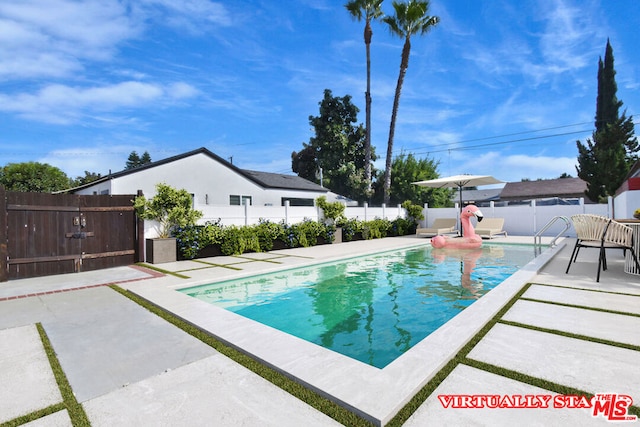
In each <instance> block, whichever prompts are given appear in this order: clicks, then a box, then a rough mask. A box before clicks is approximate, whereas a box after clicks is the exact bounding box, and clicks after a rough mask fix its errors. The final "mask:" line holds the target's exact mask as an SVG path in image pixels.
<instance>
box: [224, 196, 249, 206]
mask: <svg viewBox="0 0 640 427" xmlns="http://www.w3.org/2000/svg"><path fill="white" fill-rule="evenodd" d="M245 203H247V204H249V205H252V204H253V203H252V202H251V196H236V195H233V194H232V195H230V196H229V204H230V205H232V206H244V204H245Z"/></svg>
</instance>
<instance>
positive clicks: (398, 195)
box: [377, 153, 453, 208]
mask: <svg viewBox="0 0 640 427" xmlns="http://www.w3.org/2000/svg"><path fill="white" fill-rule="evenodd" d="M438 165H439V162H438V161H436V160H433V159H429V158H425V159H416V158H415V157H414V155H413V154H405V153H401V154H400V155H399V156H397V157H396V158H395V159H394V160H393V165H392V166H391V169H392V173H393V176H394V179H393V181H392V183H391V197H390V203H391V204H392V205H396V204H399V203H403V202H405V201H407V200H408V201H410V202H411V203H413V204H416V205H419V206H424V204H425V203H428V204H429V206H430V207H436V208H440V207H446V206H451V201H450V200H451V195H452V193H453V191H452V190H451V189H449V188H428V187H420V186H418V185H415V184H413V183H414V182H417V181H427V180H429V179H435V178H438V176H439V175H438V172H437V168H438ZM382 183H383V182H380V184H382ZM380 184H379V185H377V187H378V188H380V187H381V185H380ZM377 194H378V200H379V199H380V195H381V192H378V193H377Z"/></svg>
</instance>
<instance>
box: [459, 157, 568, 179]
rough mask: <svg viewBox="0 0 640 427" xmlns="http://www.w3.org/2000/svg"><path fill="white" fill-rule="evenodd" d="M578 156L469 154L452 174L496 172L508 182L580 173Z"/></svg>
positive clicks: (492, 173) (497, 175) (494, 173)
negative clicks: (577, 171) (577, 170)
mask: <svg viewBox="0 0 640 427" xmlns="http://www.w3.org/2000/svg"><path fill="white" fill-rule="evenodd" d="M576 162H577V160H576V158H575V157H552V156H541V155H526V154H513V155H504V154H501V153H499V152H496V151H491V152H486V153H482V154H477V155H474V154H468V155H467V156H465V160H462V161H460V162H458V163H457V165H456V167H455V169H456V170H454V171H452V174H457V173H472V174H479V175H485V174H486V175H493V176H494V177H496V178H497V179H500V180H502V181H505V182H518V181H521V180H522V179H531V180H536V179H539V178H542V179H553V178H558V177H560V175H562V174H563V173H567V174H569V175H572V176H576V168H575V165H576Z"/></svg>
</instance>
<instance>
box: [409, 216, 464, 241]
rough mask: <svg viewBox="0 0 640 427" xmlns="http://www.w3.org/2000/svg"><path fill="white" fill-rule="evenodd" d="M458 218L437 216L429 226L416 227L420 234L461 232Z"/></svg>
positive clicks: (417, 233)
mask: <svg viewBox="0 0 640 427" xmlns="http://www.w3.org/2000/svg"><path fill="white" fill-rule="evenodd" d="M457 226H458V220H457V219H456V218H436V219H435V220H434V221H433V224H431V227H429V228H418V229H416V235H418V236H426V237H431V236H438V235H440V234H456V235H457V234H459V232H458V229H457V228H456V227H457Z"/></svg>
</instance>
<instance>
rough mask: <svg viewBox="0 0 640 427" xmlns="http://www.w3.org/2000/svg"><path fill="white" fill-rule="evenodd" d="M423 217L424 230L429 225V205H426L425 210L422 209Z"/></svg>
mask: <svg viewBox="0 0 640 427" xmlns="http://www.w3.org/2000/svg"><path fill="white" fill-rule="evenodd" d="M422 217H423V219H424V228H427V227H428V226H427V224H428V223H429V222H428V221H429V203H425V204H424V208H422Z"/></svg>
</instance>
